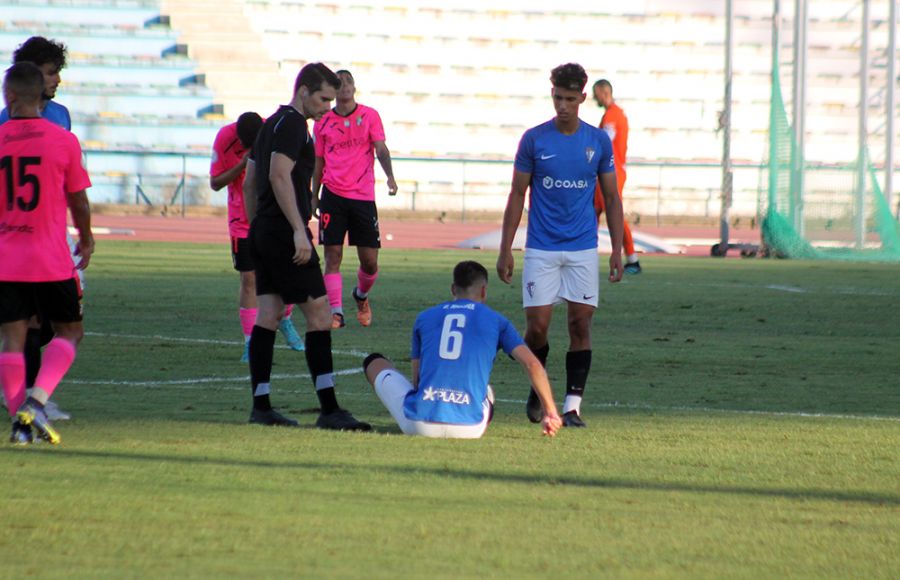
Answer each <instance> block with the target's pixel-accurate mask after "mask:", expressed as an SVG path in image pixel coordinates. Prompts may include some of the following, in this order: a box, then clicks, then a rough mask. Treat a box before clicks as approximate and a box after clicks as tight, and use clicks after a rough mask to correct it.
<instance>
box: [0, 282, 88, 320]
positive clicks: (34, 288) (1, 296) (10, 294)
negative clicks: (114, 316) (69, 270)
mask: <svg viewBox="0 0 900 580" xmlns="http://www.w3.org/2000/svg"><path fill="white" fill-rule="evenodd" d="M35 315H38V316H40V318H41V320H49V321H50V322H81V320H82V306H81V285H80V284H79V283H78V278H77V277H73V278H70V279H68V280H62V281H59V282H0V324H3V323H7V322H15V321H17V320H28V319H30V318H31V317H32V316H35Z"/></svg>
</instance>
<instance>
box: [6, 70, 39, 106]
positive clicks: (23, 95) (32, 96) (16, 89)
mask: <svg viewBox="0 0 900 580" xmlns="http://www.w3.org/2000/svg"><path fill="white" fill-rule="evenodd" d="M3 86H4V87H6V88H7V89H8V90H10V91H11V92H12V93H13V94H15V95H16V97H18V98H20V99H22V100H23V101H25V102H28V103H38V102H40V100H41V95H43V94H44V73H42V72H41V69H39V68H38V67H37V65H35V64H34V63H33V62H29V61H23V62H17V63H16V64H14V65H12V66H11V67H9V68H8V69H6V75H5V76H4V77H3Z"/></svg>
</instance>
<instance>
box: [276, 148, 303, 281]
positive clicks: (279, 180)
mask: <svg viewBox="0 0 900 580" xmlns="http://www.w3.org/2000/svg"><path fill="white" fill-rule="evenodd" d="M295 164H296V162H295V161H294V160H293V159H291V158H290V157H288V156H287V155H285V154H284V153H277V152H275V153H272V161H271V163H270V164H269V181H270V182H271V183H272V190H273V191H274V192H275V201H276V202H277V203H278V207H279V208H281V212H282V213H283V214H284V217H285V218H287V221H288V223H289V224H291V229H292V230H294V255H293V257H292V258H291V261H293V262H294V263H295V264H297V265H298V266H299V265H302V264H305V263H307V262H308V261H309V259H310V257H311V256H312V245H311V244H310V243H309V238H307V237H306V224H304V223H303V218H302V217H301V216H300V210H299V209H298V208H297V195H296V193H295V191H294V182H293V180H292V179H291V171H293V170H294V165H295Z"/></svg>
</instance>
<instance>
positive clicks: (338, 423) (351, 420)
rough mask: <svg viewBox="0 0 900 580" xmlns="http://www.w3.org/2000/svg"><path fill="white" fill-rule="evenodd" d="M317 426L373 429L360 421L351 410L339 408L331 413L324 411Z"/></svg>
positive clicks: (348, 429) (341, 428)
mask: <svg viewBox="0 0 900 580" xmlns="http://www.w3.org/2000/svg"><path fill="white" fill-rule="evenodd" d="M316 427H318V428H319V429H331V430H332V431H371V430H372V426H371V425H369V424H368V423H364V422H362V421H358V420H357V419H356V418H355V417H354V416H353V415H351V414H350V411H347V410H344V409H338V410H337V411H332V412H331V413H328V414H325V413H322V414H321V415H319V418H318V419H316Z"/></svg>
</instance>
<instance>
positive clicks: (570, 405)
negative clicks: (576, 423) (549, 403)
mask: <svg viewBox="0 0 900 580" xmlns="http://www.w3.org/2000/svg"><path fill="white" fill-rule="evenodd" d="M569 411H575V412H576V413H577V414H578V416H579V417H580V416H581V397H579V396H578V395H566V402H565V403H563V415H565V414H566V413H568V412H569Z"/></svg>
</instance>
